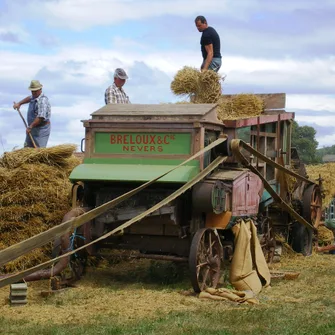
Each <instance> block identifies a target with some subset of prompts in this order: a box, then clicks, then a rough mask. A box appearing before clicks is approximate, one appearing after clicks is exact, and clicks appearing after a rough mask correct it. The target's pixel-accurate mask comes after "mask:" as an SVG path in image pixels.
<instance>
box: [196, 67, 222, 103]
mask: <svg viewBox="0 0 335 335" xmlns="http://www.w3.org/2000/svg"><path fill="white" fill-rule="evenodd" d="M221 79H222V77H221V76H220V75H218V74H217V73H216V72H214V71H204V72H201V73H200V76H199V81H198V83H199V84H198V91H197V92H195V101H194V102H195V103H201V104H203V103H205V104H208V103H216V102H218V100H219V99H220V97H221V94H222V88H221V84H220V81H221Z"/></svg>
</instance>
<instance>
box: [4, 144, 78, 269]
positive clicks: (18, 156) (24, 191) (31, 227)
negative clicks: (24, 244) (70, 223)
mask: <svg viewBox="0 0 335 335" xmlns="http://www.w3.org/2000/svg"><path fill="white" fill-rule="evenodd" d="M75 149H76V146H75V145H68V144H66V145H60V146H56V147H50V148H41V149H31V148H26V149H21V150H15V151H12V152H7V153H5V154H4V155H3V156H2V157H1V158H0V166H1V167H0V173H1V178H0V186H4V187H1V188H0V207H1V210H0V235H1V243H0V249H4V248H6V247H8V246H10V245H13V244H15V243H18V242H20V241H23V240H25V239H27V238H29V237H31V236H34V235H36V234H38V233H41V232H43V231H45V230H47V229H49V228H50V227H52V226H54V225H58V224H59V223H60V222H61V220H62V218H63V216H64V214H65V213H66V212H68V211H69V209H70V203H71V197H70V194H71V188H72V184H71V183H70V181H69V180H68V176H69V173H70V172H71V171H72V169H73V168H74V167H75V166H76V165H78V164H79V163H80V159H79V158H77V157H75V156H74V155H73V152H74V151H75ZM50 249H51V245H50V244H49V245H47V246H45V247H43V248H40V249H36V250H34V251H33V252H31V253H29V254H28V255H25V256H23V257H21V258H19V259H17V260H15V261H13V262H10V263H8V264H6V265H5V266H4V267H2V268H0V272H11V271H14V270H20V269H21V270H22V269H24V268H27V267H29V266H34V265H36V264H38V263H39V262H41V261H44V260H46V259H48V256H49V254H50Z"/></svg>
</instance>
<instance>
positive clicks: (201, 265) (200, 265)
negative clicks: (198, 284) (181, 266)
mask: <svg viewBox="0 0 335 335" xmlns="http://www.w3.org/2000/svg"><path fill="white" fill-rule="evenodd" d="M205 265H208V262H205V263H200V264H198V265H197V268H201V267H203V266H205Z"/></svg>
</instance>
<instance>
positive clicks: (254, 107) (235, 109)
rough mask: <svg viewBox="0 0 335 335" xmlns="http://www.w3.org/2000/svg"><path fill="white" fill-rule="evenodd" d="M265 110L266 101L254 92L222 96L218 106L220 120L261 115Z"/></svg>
mask: <svg viewBox="0 0 335 335" xmlns="http://www.w3.org/2000/svg"><path fill="white" fill-rule="evenodd" d="M263 111H264V101H263V99H261V98H260V97H258V96H256V95H254V94H244V93H243V94H237V95H232V96H229V97H225V96H224V95H223V96H221V98H220V100H219V106H218V118H219V119H220V120H236V119H240V118H246V117H252V116H257V115H260V114H261V113H262V112H263Z"/></svg>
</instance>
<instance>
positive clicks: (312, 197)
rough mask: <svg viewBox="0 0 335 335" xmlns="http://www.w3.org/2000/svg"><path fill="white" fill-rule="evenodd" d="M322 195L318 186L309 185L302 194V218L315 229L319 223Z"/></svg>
mask: <svg viewBox="0 0 335 335" xmlns="http://www.w3.org/2000/svg"><path fill="white" fill-rule="evenodd" d="M321 215H322V195H321V190H320V187H319V186H318V185H310V186H308V187H307V188H306V190H305V191H304V194H303V217H304V219H306V220H307V221H308V222H309V223H311V224H312V225H313V226H314V227H315V228H317V227H318V226H319V224H320V221H321Z"/></svg>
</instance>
